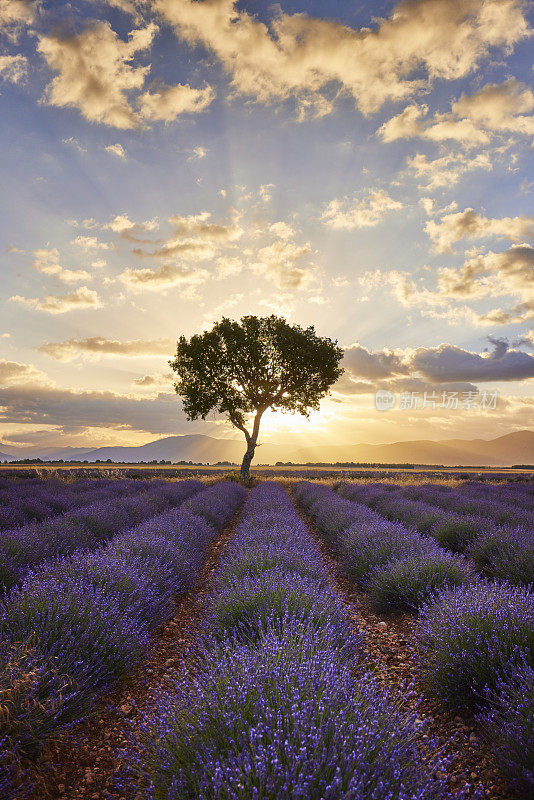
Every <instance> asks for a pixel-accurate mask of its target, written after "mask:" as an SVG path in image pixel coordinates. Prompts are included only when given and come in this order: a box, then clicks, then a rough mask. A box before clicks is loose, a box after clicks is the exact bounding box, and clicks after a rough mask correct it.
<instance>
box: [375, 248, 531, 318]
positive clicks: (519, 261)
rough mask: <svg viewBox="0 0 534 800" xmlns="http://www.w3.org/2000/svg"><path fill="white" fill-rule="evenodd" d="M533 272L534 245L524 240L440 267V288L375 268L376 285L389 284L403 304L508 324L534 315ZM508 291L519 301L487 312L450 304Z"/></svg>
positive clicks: (444, 314)
mask: <svg viewBox="0 0 534 800" xmlns="http://www.w3.org/2000/svg"><path fill="white" fill-rule="evenodd" d="M533 272H534V247H531V246H530V245H528V244H519V245H512V247H510V248H509V249H508V250H505V251H504V252H502V253H494V252H492V251H489V252H487V253H484V254H482V253H475V254H474V255H471V256H469V257H468V258H467V259H466V261H465V262H464V263H463V264H462V265H461V266H460V267H442V268H440V269H438V270H437V285H436V288H435V289H428V288H426V287H421V286H420V285H418V284H417V283H416V282H415V281H413V280H410V279H408V278H407V277H406V274H402V273H400V272H396V271H394V270H393V271H391V272H387V273H375V275H374V277H373V281H374V282H373V283H372V286H373V287H376V286H380V285H385V284H389V285H390V286H391V287H392V292H393V295H394V296H395V297H396V299H397V300H398V301H399V302H400V303H401V304H402V305H404V306H409V307H415V308H418V309H419V310H420V311H421V313H422V314H424V315H425V316H430V317H433V318H435V319H445V320H448V321H449V322H453V323H456V324H459V323H464V324H465V322H469V323H470V324H472V325H504V324H509V323H512V322H525V321H526V320H528V319H532V318H533V316H534V292H533V282H532V274H533ZM503 295H511V296H514V295H515V296H516V297H517V298H518V300H519V302H516V303H515V304H514V305H512V306H510V307H508V308H506V307H501V308H494V309H490V310H488V311H483V312H479V311H475V310H473V308H471V307H469V306H463V307H451V306H450V303H449V301H450V300H455V301H460V300H465V299H468V300H479V299H482V298H487V297H498V296H503Z"/></svg>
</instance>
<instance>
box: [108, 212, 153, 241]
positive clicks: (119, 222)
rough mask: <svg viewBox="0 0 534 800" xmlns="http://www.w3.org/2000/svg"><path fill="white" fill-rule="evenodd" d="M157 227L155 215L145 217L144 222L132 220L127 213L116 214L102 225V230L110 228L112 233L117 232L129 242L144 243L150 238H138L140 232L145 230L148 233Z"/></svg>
mask: <svg viewBox="0 0 534 800" xmlns="http://www.w3.org/2000/svg"><path fill="white" fill-rule="evenodd" d="M158 227H159V223H158V220H157V219H156V218H155V217H154V219H147V220H145V221H144V222H132V220H131V219H130V218H129V217H128V215H127V214H117V216H116V217H114V218H113V219H112V220H111V222H108V223H107V224H105V225H102V228H103V230H110V231H113V232H114V233H118V234H120V236H121V237H122V238H123V239H128V240H130V241H131V242H138V243H144V244H146V243H150V242H151V241H152V240H151V239H142V238H139V237H140V234H142V233H146V232H149V233H150V232H152V231H155V230H157V229H158Z"/></svg>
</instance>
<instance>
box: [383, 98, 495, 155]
mask: <svg viewBox="0 0 534 800" xmlns="http://www.w3.org/2000/svg"><path fill="white" fill-rule="evenodd" d="M427 113H428V106H426V105H417V104H416V103H413V104H412V105H409V106H406V108H405V109H404V111H401V113H400V114H397V116H395V117H392V118H391V119H389V120H388V121H387V122H384V124H383V125H382V127H381V128H379V130H378V135H379V136H380V137H381V138H382V140H383V141H384V142H394V141H395V140H396V139H414V138H416V137H418V138H420V139H429V140H430V141H433V142H443V141H446V140H448V139H454V140H456V141H459V142H461V143H462V144H463V145H466V146H469V147H473V146H474V145H480V144H487V143H488V142H489V141H490V137H489V135H488V134H487V133H485V132H484V131H482V130H480V129H479V128H478V127H477V126H476V125H475V124H474V123H473V122H471V121H470V120H467V119H461V120H457V119H454V117H452V116H451V115H450V114H435V115H434V116H433V117H432V119H431V120H426V119H425V117H426V115H427Z"/></svg>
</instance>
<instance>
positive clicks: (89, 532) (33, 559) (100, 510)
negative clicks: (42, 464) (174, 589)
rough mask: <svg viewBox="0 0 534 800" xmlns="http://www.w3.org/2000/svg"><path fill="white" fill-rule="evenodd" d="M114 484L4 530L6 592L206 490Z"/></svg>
mask: <svg viewBox="0 0 534 800" xmlns="http://www.w3.org/2000/svg"><path fill="white" fill-rule="evenodd" d="M114 484H115V491H111V492H109V493H107V494H106V495H105V496H104V498H103V499H100V500H98V499H97V500H96V501H94V502H91V503H90V504H89V505H86V506H83V507H81V508H80V507H78V508H76V510H71V511H69V512H67V513H65V514H59V515H58V516H56V517H53V518H52V519H48V520H43V522H36V523H28V524H27V525H23V526H21V527H20V528H15V529H13V530H10V531H3V532H2V533H1V534H0V593H2V592H6V591H9V590H10V589H12V588H13V587H14V586H17V585H18V584H20V582H21V581H22V580H23V579H24V577H25V575H26V574H27V573H28V572H29V571H30V570H31V569H34V568H35V567H37V566H38V565H39V564H40V563H41V562H42V561H44V560H45V559H49V558H53V557H55V556H59V555H62V556H66V555H70V554H71V553H73V552H75V551H76V550H78V549H84V550H94V549H95V548H97V547H98V546H99V545H101V544H103V543H104V542H105V541H106V540H107V539H109V538H110V537H111V536H114V535H116V534H117V533H119V532H120V531H122V530H126V529H127V528H131V527H132V526H133V525H136V524H137V523H139V522H142V521H143V520H144V519H148V518H149V517H151V516H153V515H154V514H159V513H161V512H162V511H164V510H165V509H166V508H169V507H170V506H173V505H179V504H180V503H182V502H183V501H184V500H185V499H187V497H189V496H190V495H192V494H194V493H195V492H198V491H199V490H200V489H201V488H202V486H203V484H202V483H201V482H200V481H193V480H185V481H179V482H177V483H165V482H163V481H153V482H148V483H147V484H146V485H145V486H142V487H140V489H139V490H135V491H133V492H132V491H131V487H130V485H129V484H128V483H127V484H126V486H123V482H122V481H114ZM123 490H124V493H123Z"/></svg>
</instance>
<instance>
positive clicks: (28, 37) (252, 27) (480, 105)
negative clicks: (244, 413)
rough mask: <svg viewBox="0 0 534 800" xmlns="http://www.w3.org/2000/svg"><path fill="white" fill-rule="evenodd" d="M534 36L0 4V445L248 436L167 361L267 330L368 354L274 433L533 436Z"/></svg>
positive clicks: (447, 7)
mask: <svg viewBox="0 0 534 800" xmlns="http://www.w3.org/2000/svg"><path fill="white" fill-rule="evenodd" d="M533 26H534V9H533V7H532V4H530V3H528V2H523V0H402V1H401V2H399V3H394V2H385V1H384V0H379V1H378V2H372V3H371V2H367V3H365V2H346V1H345V2H341V0H328V2H326V1H325V0H312V1H311V2H304V0H287V1H286V0H284V2H282V3H269V2H259V0H258V1H257V2H234V0H151V1H149V0H106V1H104V0H102V1H99V0H87V1H86V2H84V1H83V0H74V1H73V2H65V3H63V2H45V1H44V0H43V1H42V2H40V1H39V0H0V113H1V119H2V125H1V126H0V177H1V185H2V191H1V192H0V275H1V285H0V423H1V429H0V450H2V448H3V447H4V448H6V449H9V448H11V449H13V448H14V447H19V446H20V447H29V446H39V447H52V446H56V445H60V446H62V447H65V446H73V447H92V446H100V445H110V444H128V445H135V444H142V443H145V442H148V441H151V440H154V439H157V438H160V437H163V436H169V435H173V434H184V433H205V434H209V435H214V436H218V437H234V436H240V434H236V432H235V431H234V430H233V429H232V428H231V426H229V425H228V424H227V423H225V422H224V420H221V419H217V418H215V417H214V418H210V419H208V420H206V421H197V422H189V421H188V420H187V419H186V417H185V415H184V413H183V411H182V410H181V404H180V400H179V398H178V397H177V396H176V394H175V392H174V389H173V378H172V373H171V371H170V369H169V366H168V361H169V359H170V358H172V357H173V355H174V353H175V350H176V340H177V338H178V337H179V336H180V335H185V336H190V335H192V334H193V333H198V332H201V331H203V330H205V329H207V328H209V327H210V326H211V325H212V324H213V323H214V322H215V321H216V320H219V319H220V318H221V317H223V316H228V317H231V318H233V319H239V318H240V317H242V316H243V315H245V314H257V315H260V316H266V315H268V314H272V313H275V314H279V315H282V316H284V317H285V318H286V319H288V320H289V321H290V322H292V323H298V324H300V325H303V326H308V325H314V326H315V328H316V331H317V333H318V334H320V335H321V336H328V337H331V338H333V339H336V340H337V341H338V342H339V344H340V345H341V346H342V347H343V348H344V349H345V356H344V361H343V365H344V367H345V373H344V375H343V377H342V378H341V379H340V381H339V383H338V384H336V385H335V386H334V387H333V390H332V393H331V395H330V396H329V397H328V398H326V399H325V400H324V401H323V402H322V404H321V409H320V411H318V412H313V413H312V415H311V416H310V419H309V420H306V419H305V418H302V417H296V416H293V415H280V414H269V415H267V416H266V418H265V419H264V423H263V434H262V435H263V440H264V441H270V442H273V443H274V442H284V441H290V440H291V441H295V440H296V441H298V443H303V444H306V443H307V444H313V443H325V442H329V443H333V444H347V443H357V442H371V443H381V442H390V441H399V440H409V439H420V438H428V439H448V438H462V439H469V438H479V437H480V438H485V439H491V438H494V437H496V436H499V435H503V434H506V433H509V432H512V431H517V430H522V429H525V428H531V427H532V423H533V420H534V397H533V392H532V381H531V379H532V377H533V376H534V353H533V348H534V332H533V327H532V319H533V317H534V288H533V286H534V166H533V157H534V91H533V89H534V86H533V84H534V71H533V59H532V54H533V52H534V48H533V38H532V32H533ZM529 379H530V380H529ZM377 391H378V392H379V393H381V394H382V400H380V398H379V399H378V400H377V395H376V393H377ZM384 393H386V394H384ZM383 398H385V400H384V399H383ZM393 403H394V406H393V407H392V404H393Z"/></svg>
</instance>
